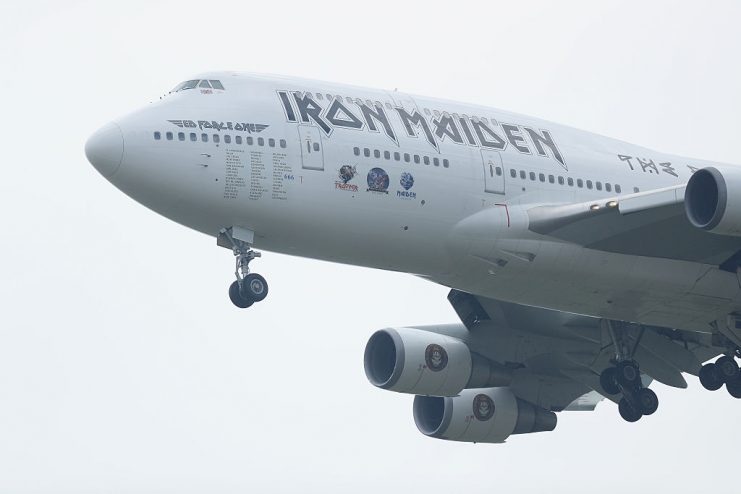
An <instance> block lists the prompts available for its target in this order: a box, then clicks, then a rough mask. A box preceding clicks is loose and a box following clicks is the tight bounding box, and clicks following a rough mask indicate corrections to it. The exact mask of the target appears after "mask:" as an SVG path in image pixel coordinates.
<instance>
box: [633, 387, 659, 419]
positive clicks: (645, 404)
mask: <svg viewBox="0 0 741 494" xmlns="http://www.w3.org/2000/svg"><path fill="white" fill-rule="evenodd" d="M636 400H637V401H638V404H639V405H640V407H641V413H642V414H643V415H653V414H654V413H655V412H656V410H658V408H659V398H658V397H657V396H656V393H654V392H653V391H652V390H650V389H648V388H641V389H639V390H638V393H636Z"/></svg>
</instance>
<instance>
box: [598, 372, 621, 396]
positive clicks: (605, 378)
mask: <svg viewBox="0 0 741 494" xmlns="http://www.w3.org/2000/svg"><path fill="white" fill-rule="evenodd" d="M615 373H616V370H615V368H614V367H608V368H607V369H605V370H603V371H602V373H601V374H600V375H599V383H600V386H602V389H603V390H605V393H607V394H609V395H616V394H618V393H620V388H619V387H618V385H617V383H616V382H615Z"/></svg>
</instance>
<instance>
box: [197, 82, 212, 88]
mask: <svg viewBox="0 0 741 494" xmlns="http://www.w3.org/2000/svg"><path fill="white" fill-rule="evenodd" d="M198 87H207V88H209V89H211V84H209V83H208V81H201V83H200V84H199V85H198Z"/></svg>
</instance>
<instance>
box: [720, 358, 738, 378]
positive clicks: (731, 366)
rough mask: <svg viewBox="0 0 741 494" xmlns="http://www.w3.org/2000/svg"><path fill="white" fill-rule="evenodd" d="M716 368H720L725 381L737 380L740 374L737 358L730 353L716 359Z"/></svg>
mask: <svg viewBox="0 0 741 494" xmlns="http://www.w3.org/2000/svg"><path fill="white" fill-rule="evenodd" d="M715 368H716V369H717V370H718V373H719V374H720V377H721V378H722V379H723V382H726V383H729V382H731V381H735V380H736V379H737V378H738V376H739V368H738V364H737V363H736V360H735V359H734V358H733V357H729V356H728V355H723V356H722V357H721V358H719V359H718V360H716V361H715Z"/></svg>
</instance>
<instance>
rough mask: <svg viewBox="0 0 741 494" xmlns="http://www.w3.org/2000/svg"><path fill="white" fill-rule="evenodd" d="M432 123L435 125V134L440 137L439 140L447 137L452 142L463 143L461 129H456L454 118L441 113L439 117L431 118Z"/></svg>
mask: <svg viewBox="0 0 741 494" xmlns="http://www.w3.org/2000/svg"><path fill="white" fill-rule="evenodd" d="M432 125H434V126H435V135H436V136H437V137H439V138H440V141H444V140H445V138H446V137H449V138H450V139H451V140H452V141H453V142H455V143H458V144H463V137H461V131H460V130H458V126H457V125H455V120H453V117H451V116H450V115H446V114H443V115H441V116H440V117H439V118H433V119H432Z"/></svg>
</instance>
